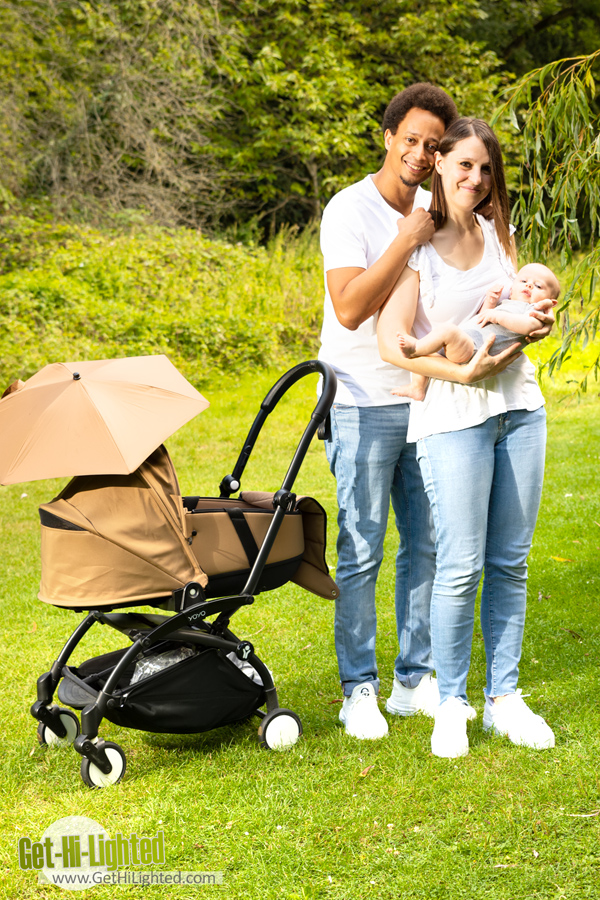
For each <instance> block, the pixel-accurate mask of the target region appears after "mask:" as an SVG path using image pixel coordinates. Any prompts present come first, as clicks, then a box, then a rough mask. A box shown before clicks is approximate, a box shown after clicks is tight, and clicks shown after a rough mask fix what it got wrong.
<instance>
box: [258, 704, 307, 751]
mask: <svg viewBox="0 0 600 900" xmlns="http://www.w3.org/2000/svg"><path fill="white" fill-rule="evenodd" d="M301 734H302V722H301V721H300V719H299V718H298V716H297V715H296V713H293V712H292V711H291V709H274V710H272V711H271V712H270V713H267V715H266V716H265V717H264V719H263V720H262V721H261V723H260V725H259V726H258V740H259V742H260V746H261V747H262V748H263V750H289V748H290V747H293V746H294V744H295V743H296V742H297V740H298V738H299V737H300V735H301Z"/></svg>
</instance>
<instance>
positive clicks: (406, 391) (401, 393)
mask: <svg viewBox="0 0 600 900" xmlns="http://www.w3.org/2000/svg"><path fill="white" fill-rule="evenodd" d="M426 392H427V384H425V385H424V386H423V387H421V386H420V387H417V386H415V385H414V384H411V385H407V386H406V387H401V388H394V390H393V391H392V394H394V396H396V397H408V398H409V400H424V399H425V394H426Z"/></svg>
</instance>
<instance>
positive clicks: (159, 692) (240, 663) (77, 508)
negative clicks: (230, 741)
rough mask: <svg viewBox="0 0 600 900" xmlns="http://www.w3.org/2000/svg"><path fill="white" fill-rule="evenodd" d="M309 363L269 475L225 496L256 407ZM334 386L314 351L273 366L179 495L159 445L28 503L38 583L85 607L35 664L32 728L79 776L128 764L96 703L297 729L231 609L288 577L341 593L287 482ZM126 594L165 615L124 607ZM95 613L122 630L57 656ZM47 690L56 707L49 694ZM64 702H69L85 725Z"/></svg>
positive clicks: (280, 738)
mask: <svg viewBox="0 0 600 900" xmlns="http://www.w3.org/2000/svg"><path fill="white" fill-rule="evenodd" d="M315 372H318V373H320V374H321V376H322V379H323V380H322V392H321V396H320V398H319V400H318V402H317V404H316V407H315V409H314V411H313V413H312V416H311V419H310V422H309V424H308V425H307V427H306V429H305V431H304V434H303V436H302V438H301V440H300V442H299V444H298V447H297V449H296V452H295V454H294V457H293V459H292V462H291V464H290V467H289V469H288V472H287V474H286V476H285V478H284V481H283V484H282V487H281V489H280V490H278V491H277V492H276V493H274V494H268V493H262V492H242V493H240V494H239V496H238V497H237V498H232V495H233V494H234V493H237V492H238V491H239V490H240V483H241V476H242V473H243V471H244V468H245V466H246V463H247V462H248V459H249V457H250V454H251V452H252V449H253V447H254V444H255V442H256V439H257V437H258V435H259V433H260V431H261V428H262V426H263V424H264V422H265V420H266V418H267V416H268V415H269V414H270V413H271V412H272V410H273V409H274V407H275V406H276V405H277V403H278V402H279V400H280V399H281V397H282V396H283V395H284V394H285V393H286V391H287V390H288V389H289V388H290V387H291V386H292V385H293V384H295V383H296V382H297V381H298V380H299V379H301V378H303V377H304V376H306V375H310V374H313V373H315ZM335 390H336V377H335V374H334V372H333V370H332V369H331V368H330V367H329V366H327V365H326V364H324V363H322V362H320V361H309V362H304V363H300V364H299V365H297V366H295V367H294V368H293V369H290V370H289V371H288V372H287V373H286V374H285V375H283V376H282V377H281V378H280V379H279V380H278V381H277V383H276V384H275V385H274V386H273V387H272V388H271V390H270V391H269V392H268V394H267V396H266V397H265V399H264V400H263V402H262V404H261V407H260V411H259V413H258V415H257V416H256V418H255V420H254V423H253V425H252V427H251V429H250V431H249V433H248V437H247V438H246V441H245V443H244V446H243V449H242V452H241V453H240V456H239V458H238V460H237V463H236V465H235V467H234V469H233V473H232V474H231V475H226V476H225V477H224V478H223V480H222V481H221V484H220V486H219V487H220V496H219V497H218V498H204V497H197V496H193V497H182V496H181V492H180V490H179V486H178V483H177V476H176V474H175V470H174V468H173V464H172V462H171V460H170V458H169V455H168V453H167V451H166V449H165V447H164V446H162V445H161V446H160V447H158V449H157V450H155V451H154V452H153V453H152V454H151V455H150V456H149V457H148V459H146V460H145V462H143V463H142V465H141V466H139V468H138V469H136V470H135V471H134V472H133V473H131V474H130V475H100V476H77V477H76V478H73V479H72V480H71V481H70V482H69V484H68V485H67V486H66V488H65V489H64V490H63V491H62V492H61V494H59V496H58V497H56V498H55V499H54V500H53V501H52V502H50V503H47V504H44V505H43V506H41V507H40V520H41V528H42V580H41V588H40V593H39V595H38V596H39V598H40V600H43V601H44V602H46V603H50V604H52V605H53V606H58V607H63V608H66V609H72V610H76V611H80V612H81V611H87V615H86V616H85V618H84V619H83V621H81V622H80V624H79V625H78V626H77V628H76V629H75V631H74V632H73V634H72V635H71V637H70V638H69V639H68V641H67V642H66V644H65V646H64V647H63V649H62V651H61V652H60V654H59V656H58V657H57V659H56V660H55V661H54V663H53V664H52V666H51V668H50V670H49V671H48V672H45V673H44V674H43V675H41V676H40V677H39V678H38V681H37V701H36V702H35V703H34V704H33V706H32V707H31V714H32V716H33V717H34V718H35V719H36V720H37V721H38V723H39V724H38V739H39V741H40V743H42V744H51V745H68V744H73V746H74V748H75V750H76V751H77V752H78V753H79V754H81V756H82V757H83V759H82V761H81V777H82V779H83V781H84V782H85V783H86V784H87V785H89V786H90V787H92V788H100V787H105V786H107V785H110V784H116V783H117V782H119V781H120V780H121V779H122V777H123V774H124V772H125V765H126V758H125V753H124V752H123V750H122V749H121V747H120V746H118V745H117V744H115V743H113V742H112V741H105V740H103V739H102V738H101V737H100V736H99V734H98V730H99V727H100V723H101V722H102V719H103V718H107V719H109V720H110V721H111V722H114V723H115V724H117V725H120V726H123V727H125V728H135V729H138V730H141V731H148V732H155V733H169V734H194V733H199V732H203V731H208V730H211V729H213V728H216V727H219V726H222V725H228V724H233V723H239V722H243V721H245V720H247V719H248V718H249V717H251V716H252V715H257V716H258V717H259V718H260V720H261V721H260V725H259V728H258V737H259V741H260V744H261V746H262V747H263V748H265V749H285V748H287V747H291V746H293V745H294V744H295V743H296V741H297V740H298V738H299V737H300V735H301V734H302V725H301V722H300V719H299V717H298V716H297V715H296V714H295V713H294V712H292V711H291V710H289V709H283V708H281V707H280V706H279V700H278V697H277V691H276V689H275V686H274V684H273V679H272V676H271V673H270V672H269V669H268V668H267V666H266V665H265V664H264V663H263V662H262V661H261V660H260V659H259V657H258V656H257V654H256V653H255V650H254V647H253V645H252V644H251V643H250V642H249V641H247V640H240V639H239V638H238V637H236V636H235V634H234V633H233V632H232V631H231V630H230V628H229V624H230V620H231V618H232V616H233V615H234V614H235V612H236V611H237V610H239V609H240V608H241V607H242V606H246V605H249V604H252V603H253V602H254V597H255V596H256V595H257V594H259V593H261V592H262V591H270V590H275V589H277V588H278V587H280V586H281V585H283V584H285V583H286V582H288V581H294V582H295V583H297V584H299V585H301V586H303V587H305V588H306V589H308V590H310V591H312V592H313V593H316V594H317V595H319V596H321V597H329V598H332V597H333V598H335V597H337V596H338V590H337V587H336V585H335V582H334V581H333V580H332V579H331V577H330V575H329V570H328V567H327V563H326V560H325V548H326V515H325V511H324V510H323V508H322V507H321V506H320V505H319V504H318V503H317V501H316V500H314V499H313V498H311V497H300V498H298V497H296V495H295V494H294V493H293V492H292V487H293V483H294V480H295V478H296V475H297V474H298V471H299V469H300V466H301V464H302V462H303V460H304V457H305V455H306V452H307V450H308V446H309V444H310V442H311V440H312V438H313V436H314V434H315V432H316V431H317V429H319V430H320V432H321V433H320V436H323V433H324V430H325V429H326V428H327V426H328V416H329V410H330V407H331V404H332V402H333V398H334V396H335ZM136 606H137V607H144V606H150V607H154V608H157V609H162V610H165V611H166V612H167V613H170V614H167V615H163V614H162V613H160V614H159V613H157V612H150V613H149V612H145V611H142V610H140V611H127V612H125V611H123V610H124V609H125V608H131V607H136ZM97 623H99V624H102V625H108V626H109V627H111V628H113V629H115V630H116V631H117V632H120V633H121V634H123V635H124V636H126V637H127V638H128V639H129V641H130V642H131V643H130V644H129V645H127V646H126V647H124V648H122V649H119V650H115V651H112V652H110V653H105V654H103V655H101V656H97V657H94V658H92V659H89V660H87V661H85V662H83V663H82V664H81V665H79V666H72V665H68V662H69V659H70V658H71V655H72V654H73V652H74V651H75V649H76V647H77V645H78V644H79V642H80V641H81V639H82V638H83V636H84V635H85V634H86V633H87V632H88V631H89V630H90V628H92V626H93V625H95V624H97ZM55 693H56V694H57V696H58V700H59V701H60V702H61V703H62V704H64V706H59V705H57V704H56V703H55V702H54V699H53V698H54V695H55ZM262 706H266V711H265V710H262V709H261V707H262ZM65 707H70V709H67V708H65ZM72 710H81V731H82V733H80V728H79V720H78V718H77V715H76V713H74V712H72Z"/></svg>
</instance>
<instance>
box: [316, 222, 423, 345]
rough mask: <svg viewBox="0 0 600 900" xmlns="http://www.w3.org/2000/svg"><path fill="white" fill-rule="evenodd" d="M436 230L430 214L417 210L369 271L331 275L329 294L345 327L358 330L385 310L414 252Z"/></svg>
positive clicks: (350, 270)
mask: <svg viewBox="0 0 600 900" xmlns="http://www.w3.org/2000/svg"><path fill="white" fill-rule="evenodd" d="M433 231H434V227H433V219H432V218H431V216H430V214H429V213H428V212H426V211H425V210H424V209H420V208H419V209H415V210H414V212H412V213H410V215H408V216H406V218H403V219H398V234H397V235H396V237H395V238H394V240H393V241H392V243H391V244H390V246H389V247H388V248H387V250H386V251H385V253H383V254H382V255H381V256H380V258H379V259H378V260H377V261H376V262H374V263H373V265H372V266H369V268H368V269H363V268H359V267H356V268H354V267H347V268H341V269H330V270H329V271H328V272H327V287H328V289H329V295H330V297H331V301H332V303H333V308H334V310H335V314H336V316H337V318H338V321H339V322H340V324H342V325H343V326H344V328H348V329H350V331H356V329H357V328H358V326H359V325H362V323H363V322H366V320H367V319H369V318H370V317H371V316H373V315H374V314H375V313H376V312H377V310H378V309H380V308H381V306H382V305H383V303H384V302H385V300H386V299H387V297H388V295H389V293H390V291H391V290H392V288H393V287H394V285H395V283H396V281H397V280H398V277H399V275H400V273H401V272H402V270H403V269H404V267H405V266H406V263H407V262H408V259H409V257H410V255H411V253H412V252H413V250H415V249H416V248H417V247H418V246H419V244H424V243H425V242H426V241H428V240H429V239H430V238H431V237H432V235H433Z"/></svg>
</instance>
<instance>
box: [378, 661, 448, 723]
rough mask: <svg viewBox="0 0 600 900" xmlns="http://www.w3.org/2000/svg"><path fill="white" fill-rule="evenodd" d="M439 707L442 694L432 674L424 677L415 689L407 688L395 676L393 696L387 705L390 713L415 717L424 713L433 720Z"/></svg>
mask: <svg viewBox="0 0 600 900" xmlns="http://www.w3.org/2000/svg"><path fill="white" fill-rule="evenodd" d="M439 705H440V692H439V690H438V686H437V681H436V680H435V678H434V677H433V675H432V674H431V672H428V674H427V675H424V676H423V677H422V678H421V680H420V682H419V683H418V685H417V686H416V687H415V688H407V687H405V686H404V685H403V684H402V683H401V682H400V681H398V678H397V676H396V675H394V686H393V688H392V694H391V696H390V697H389V699H388V701H387V703H386V704H385V708H386V709H387V711H388V712H389V713H392V715H394V716H414V715H415V714H416V713H423V715H425V716H429V717H430V718H432V719H433V717H434V716H435V711H436V709H437V708H438V706H439Z"/></svg>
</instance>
